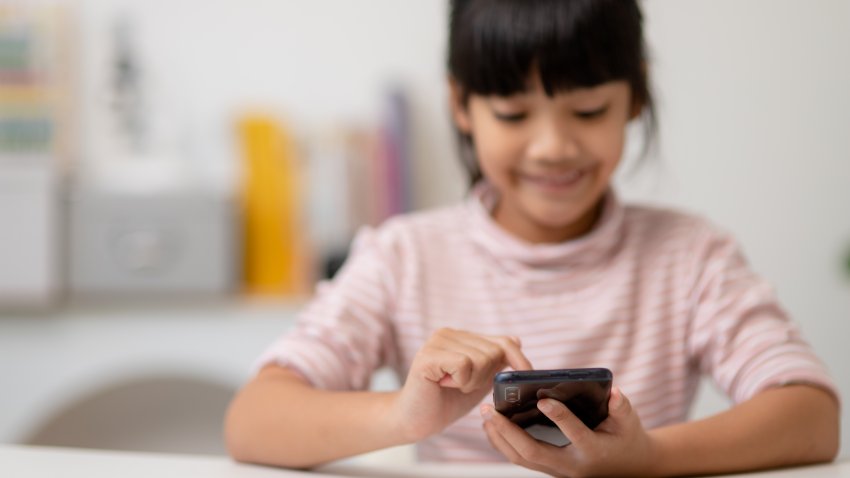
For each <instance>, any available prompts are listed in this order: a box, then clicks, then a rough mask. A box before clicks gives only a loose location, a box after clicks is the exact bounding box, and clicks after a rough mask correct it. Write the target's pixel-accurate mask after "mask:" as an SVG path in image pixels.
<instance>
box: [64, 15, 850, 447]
mask: <svg viewBox="0 0 850 478" xmlns="http://www.w3.org/2000/svg"><path fill="white" fill-rule="evenodd" d="M79 4H81V5H82V6H83V15H82V19H83V21H84V28H83V30H82V31H83V32H84V33H85V35H86V37H85V41H84V47H85V48H86V51H87V52H88V53H87V54H86V56H85V61H86V65H87V66H86V67H85V68H84V71H83V74H84V78H85V81H84V84H85V86H86V91H85V96H84V99H85V100H86V101H87V103H86V104H89V105H90V104H94V102H95V101H96V100H97V98H98V97H99V95H100V94H101V91H102V88H103V81H102V78H101V77H99V76H98V75H99V73H102V65H101V64H100V63H99V58H102V57H103V54H104V50H103V47H104V45H105V42H104V41H103V40H104V32H105V25H106V21H107V20H108V19H109V18H110V13H111V12H114V11H118V10H122V9H126V10H127V11H129V12H131V13H132V14H133V15H134V16H135V18H137V19H138V20H139V22H140V23H139V25H138V28H139V32H140V35H141V38H142V40H143V43H144V45H145V54H146V58H147V60H148V61H149V67H150V70H149V75H150V79H151V80H152V81H153V83H154V86H155V91H156V92H157V98H158V99H157V102H156V104H155V108H160V111H165V112H166V113H165V114H162V113H160V114H162V119H161V121H162V122H163V123H169V122H170V124H172V125H175V124H176V125H177V126H178V129H182V130H184V131H187V132H188V133H187V134H186V135H184V136H187V137H189V138H191V140H190V141H189V143H190V147H189V150H191V151H193V152H194V153H195V155H196V157H197V158H201V159H202V162H203V164H204V165H205V166H204V167H203V169H204V170H205V171H206V170H209V171H212V173H211V174H214V175H218V176H219V177H223V178H225V179H226V178H227V177H228V176H227V175H228V174H232V172H233V170H232V168H231V165H230V164H229V163H228V160H229V158H230V157H229V156H228V151H229V149H228V148H229V147H230V145H229V143H228V140H227V135H228V133H229V130H228V128H229V123H228V121H229V119H230V117H229V116H228V115H229V114H230V113H232V112H234V111H236V109H238V108H240V107H242V106H244V105H250V104H272V105H277V106H278V107H280V108H281V109H282V110H283V111H285V112H286V113H287V116H288V117H289V118H290V119H291V121H293V123H294V124H295V125H296V127H297V128H298V129H299V130H301V131H302V132H303V134H304V135H307V136H309V135H310V134H311V131H315V130H317V129H321V128H323V127H326V126H329V125H330V124H332V123H335V122H339V121H349V120H369V119H373V118H374V117H375V114H376V107H377V104H378V94H379V92H380V89H381V87H382V85H384V84H385V83H386V82H387V81H389V80H391V79H398V80H400V81H403V82H404V83H405V84H406V85H408V87H409V89H410V90H411V92H412V93H413V95H414V97H413V105H414V109H415V112H416V117H415V125H416V127H417V129H416V145H415V146H416V155H417V164H416V166H415V171H416V176H417V177H416V187H417V190H416V197H417V198H418V204H420V205H422V206H430V205H435V204H441V203H446V202H450V201H453V200H455V199H457V198H458V197H459V196H460V194H461V193H462V191H463V180H462V177H461V175H460V170H459V168H457V166H456V165H455V163H454V157H453V151H454V148H453V143H452V137H451V134H450V129H449V127H448V124H447V123H446V120H447V117H448V115H447V111H446V108H445V105H444V104H445V89H444V85H443V76H444V71H443V64H444V44H445V23H446V22H445V14H446V7H445V2H443V1H442V0H427V1H421V0H420V1H403V2H402V1H398V0H369V1H365V0H360V1H357V2H352V1H349V0H311V1H309V2H306V1H299V0H289V1H284V0H242V1H236V0H228V1H202V0H152V1H145V2H143V1H142V0H120V1H119V0H114V1H110V0H82V1H81V2H79ZM645 13H646V15H647V27H648V38H649V41H650V44H651V48H652V51H653V64H652V74H653V75H654V77H655V78H654V79H655V83H656V90H657V94H658V100H659V105H660V119H661V125H662V129H661V142H660V152H661V155H660V156H661V157H660V161H656V162H655V165H654V166H650V167H648V168H646V169H645V171H644V174H642V175H640V176H639V177H637V178H635V179H632V180H628V181H622V187H623V190H624V193H625V196H626V197H628V198H639V199H645V200H651V201H654V202H661V203H667V204H672V205H676V206H680V207H684V208H687V209H690V210H692V211H696V212H700V213H703V214H705V215H706V216H708V217H709V218H711V219H713V220H714V221H716V222H717V223H719V224H721V225H723V226H725V227H726V228H728V229H730V230H731V231H733V232H734V233H735V234H736V236H737V237H738V238H740V240H741V242H742V244H743V245H744V248H745V250H746V251H747V253H748V255H749V257H750V259H751V260H752V263H753V264H754V267H755V268H756V269H757V270H758V271H759V272H761V273H763V274H764V275H765V276H767V277H768V278H769V279H770V280H771V281H772V282H773V283H775V284H776V286H777V288H778V291H779V294H780V297H781V298H782V299H783V302H784V303H785V304H786V306H787V308H788V309H789V310H790V312H791V313H792V314H793V315H794V316H795V317H796V318H797V320H798V321H799V322H800V324H801V325H802V328H803V330H804V333H805V334H806V335H807V337H808V338H809V339H810V340H811V342H812V343H813V344H814V346H815V348H816V349H817V350H818V352H819V353H820V354H821V355H822V356H823V357H824V359H825V360H826V361H827V363H828V365H829V366H830V367H831V369H832V372H833V374H834V376H835V377H836V379H837V380H838V381H839V383H840V385H841V388H842V392H843V394H844V396H845V397H850V373H848V370H847V363H848V362H850V360H848V359H850V353H848V347H847V346H846V344H845V342H846V341H847V339H848V337H850V320H848V318H850V278H848V275H847V274H846V273H844V272H842V269H841V262H842V254H846V253H847V250H848V248H850V211H848V206H850V134H848V133H850V91H848V85H850V2H847V1H846V0H814V1H813V0H746V1H741V0H650V1H647V2H646V3H645ZM87 119H88V120H89V121H88V124H89V126H90V127H89V129H88V130H87V136H86V138H87V143H86V144H87V145H88V151H89V152H96V150H97V148H96V145H97V143H98V135H99V133H100V132H101V131H102V130H101V129H98V126H97V125H98V121H100V120H99V119H98V118H97V114H96V113H94V112H92V111H87ZM165 129H167V128H165ZM165 137H166V138H165V139H163V141H164V142H167V141H169V140H168V138H167V134H166V135H165ZM175 141H176V140H175ZM198 164H201V162H199V163H198ZM718 406H720V405H719V403H718V400H717V398H716V397H713V396H711V395H710V394H709V395H708V396H706V397H704V398H702V399H701V401H700V403H699V406H698V409H697V414H698V415H702V414H705V413H708V412H709V411H711V410H715V409H717V407H718ZM845 410H846V408H845ZM848 417H849V416H848V414H847V412H845V420H844V429H843V431H844V436H850V418H848ZM843 452H844V454H845V455H847V454H848V453H850V446H848V445H847V444H846V442H845V445H844V447H843Z"/></svg>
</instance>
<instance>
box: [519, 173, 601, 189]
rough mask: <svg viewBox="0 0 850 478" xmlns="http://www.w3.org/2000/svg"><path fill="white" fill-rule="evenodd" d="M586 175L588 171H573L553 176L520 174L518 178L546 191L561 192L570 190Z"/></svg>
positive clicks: (550, 174)
mask: <svg viewBox="0 0 850 478" xmlns="http://www.w3.org/2000/svg"><path fill="white" fill-rule="evenodd" d="M587 175H588V171H587V170H585V169H573V170H570V171H565V172H562V173H555V174H553V173H549V174H540V175H537V174H520V178H521V179H522V180H524V181H528V182H529V183H531V184H534V185H535V186H538V187H541V188H543V189H546V190H551V191H562V190H568V189H571V188H572V187H573V186H575V185H577V184H578V183H580V182H581V180H582V179H584V178H585V177H586V176H587Z"/></svg>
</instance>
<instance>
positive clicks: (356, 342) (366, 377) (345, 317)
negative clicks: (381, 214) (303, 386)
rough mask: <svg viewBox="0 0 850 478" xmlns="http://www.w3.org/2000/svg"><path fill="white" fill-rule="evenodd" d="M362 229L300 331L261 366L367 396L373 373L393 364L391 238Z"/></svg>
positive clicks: (319, 293)
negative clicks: (273, 365) (284, 368)
mask: <svg viewBox="0 0 850 478" xmlns="http://www.w3.org/2000/svg"><path fill="white" fill-rule="evenodd" d="M381 232H385V231H378V232H376V231H374V230H372V229H368V228H365V229H362V230H361V231H360V232H359V233H358V235H357V237H356V238H355V240H354V242H353V246H352V252H351V254H350V257H349V259H348V260H347V261H346V263H345V265H344V266H343V267H342V268H341V269H340V271H339V272H338V273H337V275H336V277H335V278H334V279H333V280H332V281H330V282H322V283H320V284H319V286H318V287H317V292H316V295H315V297H314V298H313V300H312V301H311V302H310V303H309V304H308V305H307V306H306V307H305V308H304V310H303V311H302V312H301V313H300V314H299V316H298V319H297V321H296V325H295V328H294V329H293V330H291V331H290V332H289V333H287V334H286V335H284V336H282V337H281V338H279V339H278V340H277V341H275V342H274V343H273V344H272V345H271V346H270V347H269V348H268V349H267V350H266V351H265V352H264V353H263V354H262V355H261V356H260V358H259V359H258V360H257V361H256V363H255V367H256V368H259V367H261V366H263V365H266V364H269V363H277V364H279V365H284V366H287V367H290V368H293V369H295V370H296V371H298V372H299V373H301V374H302V375H303V376H304V377H305V378H307V379H308V380H309V381H310V382H311V383H312V384H313V385H314V386H316V387H319V388H324V389H329V390H362V389H365V388H367V387H368V386H369V381H370V378H371V376H372V373H373V372H374V371H375V370H376V369H378V368H379V367H381V366H383V365H386V364H392V363H393V362H394V360H395V353H396V346H395V343H394V338H393V337H394V334H393V330H392V325H391V321H390V317H391V314H392V310H393V307H394V301H393V298H394V288H395V286H396V284H397V282H396V280H395V278H394V272H393V269H394V262H393V258H392V247H391V244H390V242H391V237H390V235H389V234H386V233H384V234H381Z"/></svg>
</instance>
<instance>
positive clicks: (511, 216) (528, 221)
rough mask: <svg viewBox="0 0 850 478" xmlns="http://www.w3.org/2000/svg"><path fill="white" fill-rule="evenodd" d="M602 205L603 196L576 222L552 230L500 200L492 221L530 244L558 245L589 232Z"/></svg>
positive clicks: (600, 212) (597, 217) (603, 201)
mask: <svg viewBox="0 0 850 478" xmlns="http://www.w3.org/2000/svg"><path fill="white" fill-rule="evenodd" d="M604 203H605V197H604V196H603V197H602V198H600V200H599V201H598V202H597V203H596V204H595V205H594V206H593V207H591V208H589V209H588V210H587V211H585V213H584V214H582V215H581V217H579V218H578V220H576V221H573V222H572V223H570V224H568V225H566V226H564V227H558V228H553V227H548V226H546V225H545V224H540V223H539V222H537V221H534V220H533V219H532V218H530V217H528V216H527V215H526V214H524V213H523V212H522V211H521V210H519V209H518V208H515V207H512V206H511V205H510V204H509V203H505V201H502V200H501V199H500V200H499V201H498V202H497V203H496V206H495V208H494V209H493V219H494V220H495V221H496V223H497V224H499V226H501V227H502V228H503V229H505V230H506V231H508V232H510V233H511V234H513V235H514V236H516V237H518V238H520V239H522V240H525V241H527V242H530V243H532V244H558V243H562V242H566V241H570V240H573V239H577V238H579V237H581V236H584V235H585V234H587V233H588V232H590V230H591V229H593V226H594V225H595V224H596V222H597V221H598V220H599V216H601V214H602V209H603V205H604Z"/></svg>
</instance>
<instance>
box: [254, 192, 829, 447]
mask: <svg viewBox="0 0 850 478" xmlns="http://www.w3.org/2000/svg"><path fill="white" fill-rule="evenodd" d="M604 201H605V204H604V207H603V212H602V214H601V216H600V218H599V220H598V221H597V223H596V224H595V225H594V227H593V229H592V230H591V231H590V232H588V233H587V234H585V235H584V236H582V237H580V238H577V239H574V240H570V241H567V242H564V243H560V244H531V243H527V242H525V241H522V240H520V239H518V238H517V237H515V236H512V235H511V234H509V233H508V232H506V231H505V230H503V229H502V228H501V227H500V226H499V225H498V224H496V223H495V222H494V220H493V219H492V216H491V214H490V211H491V210H492V208H493V206H494V204H495V192H494V191H493V190H492V189H491V188H488V187H487V186H484V185H482V186H479V187H478V188H476V189H475V190H474V191H473V193H472V194H471V195H470V197H469V198H468V200H466V201H465V202H462V203H460V204H458V205H455V206H452V207H446V208H443V209H437V210H432V211H425V212H419V213H414V214H409V215H405V216H400V217H396V218H393V219H391V220H389V221H387V222H386V223H385V224H384V225H382V226H381V227H379V228H377V229H364V230H362V231H361V232H360V233H359V234H358V236H357V238H356V239H355V241H354V244H353V247H352V253H351V256H350V258H349V260H348V261H347V262H346V264H345V265H344V267H343V268H342V269H341V270H340V272H339V273H338V274H337V276H336V277H335V278H334V280H333V281H331V282H325V283H322V284H320V285H319V287H318V289H317V294H316V296H315V298H314V299H313V300H312V301H311V302H310V303H309V304H308V306H307V307H306V308H305V309H304V310H303V311H302V312H301V313H300V315H299V318H298V320H297V324H296V326H295V328H294V329H293V330H292V331H290V332H289V333H287V334H286V335H284V336H283V337H281V338H279V339H278V340H277V341H276V342H274V343H273V344H272V345H271V346H270V347H269V348H268V349H267V350H266V352H265V353H264V354H263V355H262V356H261V357H260V358H259V359H258V361H257V364H256V366H257V367H260V366H262V365H264V364H269V363H278V364H280V365H284V366H287V367H290V368H292V369H295V370H297V371H299V372H300V373H302V374H303V375H304V376H305V377H309V379H310V380H311V381H312V383H313V385H315V386H316V387H320V388H324V389H329V390H362V389H367V388H368V387H369V383H370V378H371V376H372V374H373V372H374V371H375V370H376V369H378V368H380V367H383V366H389V367H391V368H393V369H394V370H395V371H396V372H397V373H398V375H399V377H400V379H401V380H402V381H403V379H404V377H405V376H406V374H407V371H408V370H409V368H410V365H411V363H412V361H413V357H414V355H415V354H416V352H417V351H418V350H419V349H420V348H421V347H422V345H423V344H424V343H425V342H426V341H427V340H428V338H429V337H430V336H431V335H432V334H433V333H434V332H435V331H436V330H437V329H439V328H442V327H451V328H454V329H464V330H468V331H471V332H475V333H480V334H485V335H512V336H517V337H519V338H520V339H521V341H522V349H523V352H524V353H525V354H526V356H527V357H528V358H529V360H530V361H531V363H532V364H533V365H534V367H535V368H536V369H556V368H573V367H606V368H609V369H611V371H612V372H613V374H614V383H615V385H616V386H619V387H620V388H621V389H622V390H623V392H624V394H625V395H626V396H627V397H628V398H629V399H630V400H631V402H632V404H633V405H634V407H635V409H636V410H637V413H638V415H639V416H640V419H641V421H642V423H643V425H644V427H646V428H647V429H651V428H655V427H660V426H664V425H668V424H672V423H677V422H681V421H684V420H686V419H687V415H688V410H689V408H690V405H691V403H692V401H693V399H694V395H695V393H696V391H697V386H698V384H699V379H700V376H701V375H702V374H707V375H709V376H711V377H712V378H713V380H714V382H715V383H716V384H717V385H718V386H719V387H720V388H721V389H722V390H724V391H725V392H726V394H727V395H728V396H729V397H730V398H731V399H732V400H733V401H734V402H736V403H738V402H741V401H744V400H747V399H748V398H750V397H752V396H753V395H755V394H756V393H758V392H759V391H761V390H764V389H765V388H767V387H772V386H777V385H782V384H788V383H797V382H803V383H811V384H815V385H818V386H821V387H824V388H826V389H827V390H829V391H831V392H832V393H834V394H835V395H836V396H838V392H837V390H836V387H835V385H834V384H833V382H832V380H831V379H830V377H829V375H828V374H827V372H826V370H825V367H824V365H823V363H822V362H821V361H820V360H819V359H818V358H817V357H816V356H815V354H814V353H813V352H812V350H811V349H810V347H809V345H808V344H807V343H806V342H805V341H804V340H803V339H802V338H801V336H800V331H799V329H798V328H797V327H796V326H795V325H794V324H793V323H792V322H791V321H790V320H789V319H788V317H787V315H786V313H785V311H784V310H783V309H782V308H781V307H780V305H779V304H778V303H777V300H776V297H775V295H774V292H773V289H772V288H771V287H770V286H769V285H768V284H767V283H766V282H765V281H764V280H763V279H761V278H760V277H758V276H757V275H756V274H754V273H753V271H752V270H751V269H750V268H749V266H748V265H747V263H746V261H745V259H744V257H743V256H742V254H741V252H740V249H739V247H738V246H737V245H736V243H735V241H734V240H733V239H732V238H730V237H729V236H728V235H727V234H725V233H723V232H721V231H719V230H718V229H717V228H716V227H714V226H712V225H711V224H709V223H708V222H707V221H705V220H702V219H700V218H697V217H694V216H690V215H686V214H682V213H678V212H674V211H669V210H664V209H658V208H651V207H645V206H632V205H628V206H626V205H623V204H622V203H621V202H620V201H619V200H618V198H617V196H616V194H615V193H614V192H613V191H609V192H608V193H607V195H606V196H605V199H604ZM485 400H487V401H491V400H492V398H490V397H489V396H488V397H487V398H485ZM481 420H482V419H481V417H480V416H479V414H478V410H477V408H475V409H473V410H471V411H470V413H469V414H467V415H466V416H465V417H463V418H461V419H460V420H458V421H457V422H455V423H454V424H452V425H450V426H449V427H448V428H446V429H445V430H444V431H443V432H441V433H439V434H437V435H434V436H432V437H430V438H428V439H426V440H424V441H423V442H421V443H419V444H418V445H417V452H418V455H419V458H420V460H423V461H477V462H480V461H502V460H504V458H503V457H502V456H501V455H500V454H499V452H497V451H496V450H495V449H493V448H492V447H491V446H490V444H489V442H488V441H487V438H486V435H485V433H484V431H483V429H482V426H481V425H482V421H481Z"/></svg>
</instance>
